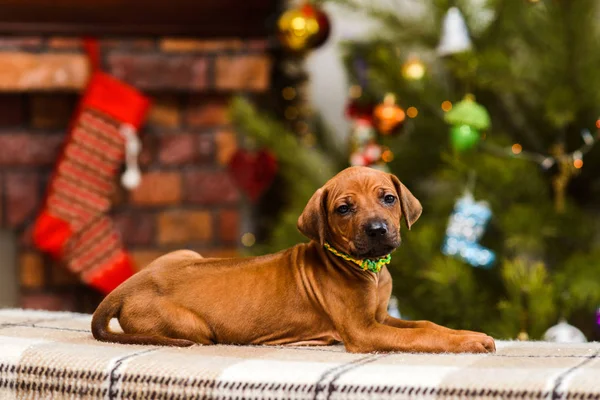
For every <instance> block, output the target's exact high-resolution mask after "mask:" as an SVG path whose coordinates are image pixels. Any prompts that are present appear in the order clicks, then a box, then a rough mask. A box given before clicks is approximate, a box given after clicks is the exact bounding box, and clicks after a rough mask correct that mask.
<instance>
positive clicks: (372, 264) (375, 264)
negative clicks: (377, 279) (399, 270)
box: [323, 243, 392, 274]
mask: <svg viewBox="0 0 600 400" xmlns="http://www.w3.org/2000/svg"><path fill="white" fill-rule="evenodd" d="M323 246H324V247H325V248H326V249H327V250H329V251H330V252H332V253H333V254H335V255H336V256H338V257H340V258H343V259H344V260H346V261H350V262H353V263H354V264H356V265H358V266H359V267H361V268H362V270H363V271H367V270H369V271H371V272H374V273H376V274H377V273H378V272H379V271H381V268H383V266H384V265H387V264H389V263H390V261H392V255H391V254H388V255H387V256H385V257H381V258H378V259H377V260H370V259H368V258H365V259H364V260H357V259H355V258H352V257H350V256H349V255H348V254H344V253H340V252H339V251H337V250H336V249H334V248H333V247H331V246H330V245H329V243H325V244H324V245H323Z"/></svg>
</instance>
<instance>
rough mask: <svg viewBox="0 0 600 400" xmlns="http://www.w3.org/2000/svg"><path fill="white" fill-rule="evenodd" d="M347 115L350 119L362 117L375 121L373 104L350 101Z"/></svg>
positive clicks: (362, 118) (361, 118)
mask: <svg viewBox="0 0 600 400" xmlns="http://www.w3.org/2000/svg"><path fill="white" fill-rule="evenodd" d="M346 117H347V118H349V119H360V120H365V121H371V122H372V121H373V104H368V103H359V102H357V101H350V102H349V103H348V104H347V105H346Z"/></svg>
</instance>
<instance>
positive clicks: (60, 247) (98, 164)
mask: <svg viewBox="0 0 600 400" xmlns="http://www.w3.org/2000/svg"><path fill="white" fill-rule="evenodd" d="M86 46H87V47H88V52H89V53H90V59H91V60H92V63H91V64H92V66H93V67H94V69H95V71H94V72H93V73H92V77H91V79H90V82H89V84H88V87H87V89H86V91H85V93H84V95H83V97H82V99H81V100H80V104H79V107H78V108H77V109H78V112H77V114H76V116H75V119H74V120H73V123H72V125H71V128H70V132H69V134H68V135H67V138H66V145H65V146H64V147H63V150H62V153H61V155H60V157H59V158H58V161H57V163H56V167H55V171H54V175H53V177H52V180H51V182H50V185H49V186H48V191H47V193H46V199H45V201H44V205H43V207H42V211H41V213H40V215H39V216H38V218H37V220H36V221H35V225H34V228H33V241H34V243H35V244H36V246H37V247H38V248H39V249H41V250H43V251H45V252H47V253H49V254H50V255H51V256H52V257H54V258H56V259H59V260H62V261H64V262H65V264H66V265H67V267H68V268H69V269H70V270H71V271H72V272H74V273H76V274H79V276H80V278H81V279H82V280H83V281H84V282H85V283H87V284H89V285H90V286H92V287H94V288H96V289H98V290H100V291H101V292H103V293H109V292H110V291H112V290H113V289H114V288H115V287H117V286H118V285H119V284H121V283H122V282H123V281H125V280H126V279H127V278H129V277H130V276H131V275H133V273H134V271H135V269H134V268H133V265H132V262H131V260H130V258H129V256H128V255H127V253H126V252H125V250H124V249H123V246H122V243H121V239H120V237H119V235H118V233H117V231H116V229H115V227H114V226H113V223H112V221H111V219H110V218H109V217H108V216H106V213H107V212H108V211H109V208H110V198H111V195H112V193H113V192H114V190H115V183H114V181H115V179H114V178H115V176H116V174H117V173H118V171H119V169H120V167H121V164H122V162H123V161H124V159H126V160H127V169H126V172H125V174H124V175H123V177H122V182H123V184H124V185H125V186H126V187H128V188H132V187H134V186H136V185H137V184H138V183H139V181H140V174H139V168H138V167H137V161H136V157H137V154H138V153H139V151H140V144H139V139H138V136H137V129H138V128H139V127H140V126H141V124H142V122H143V120H144V116H145V115H146V112H147V110H148V107H149V101H148V99H147V98H146V97H145V96H143V95H142V94H140V93H139V92H137V91H136V90H135V89H133V88H132V87H130V86H128V85H126V84H124V83H122V82H120V81H118V80H116V79H114V78H112V77H110V76H108V75H106V74H104V73H102V72H100V71H99V70H98V69H97V66H98V64H97V62H94V60H97V57H96V56H95V55H94V54H92V52H95V51H96V48H97V47H96V44H95V42H94V43H89V42H88V43H86Z"/></svg>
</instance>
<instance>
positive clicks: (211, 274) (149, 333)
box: [92, 167, 495, 353]
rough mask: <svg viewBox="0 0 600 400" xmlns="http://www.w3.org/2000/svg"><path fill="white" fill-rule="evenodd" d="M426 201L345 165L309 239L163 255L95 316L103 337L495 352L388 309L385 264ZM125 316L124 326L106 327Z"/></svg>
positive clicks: (313, 211) (313, 202)
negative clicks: (234, 253)
mask: <svg viewBox="0 0 600 400" xmlns="http://www.w3.org/2000/svg"><path fill="white" fill-rule="evenodd" d="M421 211H422V207H421V204H420V203H419V201H418V200H417V199H416V198H415V197H414V196H413V195H412V194H411V192H410V191H409V190H408V189H407V188H406V187H405V186H404V185H403V184H402V183H401V182H400V181H399V180H398V178H396V177H395V176H393V175H391V174H387V173H384V172H381V171H377V170H374V169H370V168H366V167H351V168H348V169H346V170H344V171H342V172H340V173H339V174H337V175H336V176H335V177H333V178H332V179H331V180H329V181H328V182H327V183H326V184H325V185H324V186H323V187H322V188H320V189H319V190H317V192H316V193H315V194H314V195H313V196H312V198H311V199H310V201H309V202H308V204H307V205H306V208H305V210H304V211H303V213H302V215H300V218H299V219H298V229H299V230H300V231H301V232H302V233H303V234H304V235H306V236H307V237H308V238H309V239H311V241H310V243H302V244H298V245H296V246H294V247H291V248H289V249H287V250H283V251H281V252H279V253H275V254H269V255H265V256H261V257H249V258H240V259H215V258H202V256H200V255H199V254H198V253H195V252H193V251H188V250H181V251H175V252H172V253H169V254H167V255H164V256H162V257H160V258H158V259H156V260H155V261H154V262H152V263H151V264H150V265H149V266H148V267H147V268H145V269H144V270H142V271H140V272H139V273H137V274H136V275H134V276H133V277H131V278H130V279H129V280H127V281H126V282H124V283H123V284H122V285H120V286H119V287H118V288H117V289H115V290H114V291H113V292H112V293H110V294H109V295H108V296H107V297H106V298H105V299H104V301H103V302H102V303H101V304H100V306H99V307H98V309H97V310H96V312H95V313H94V317H93V320H92V332H93V334H94V337H95V338H96V339H98V340H102V341H107V342H117V343H126V344H146V345H166V346H191V345H193V344H196V343H198V344H204V345H209V344H216V343H222V344H253V345H258V344H263V345H329V344H333V343H338V342H343V344H344V346H345V348H346V349H347V351H349V352H353V353H368V352H389V351H403V352H432V353H441V352H450V353H462V352H474V353H483V352H493V351H495V344H494V340H493V339H492V338H491V337H489V336H487V335H485V334H483V333H477V332H471V331H456V330H451V329H448V328H444V327H441V326H439V325H436V324H434V323H431V322H427V321H403V320H401V319H396V318H393V317H391V316H389V315H388V313H387V305H388V300H389V298H390V295H391V291H392V280H391V276H390V273H389V272H388V270H387V267H386V264H387V263H388V262H389V258H390V256H389V255H390V253H391V252H393V251H394V250H395V249H396V248H397V247H398V246H400V220H401V218H402V217H403V218H404V219H405V221H406V225H407V226H408V228H409V229H410V227H411V225H412V224H414V223H415V221H416V220H417V219H418V218H419V216H420V215H421ZM113 317H116V318H118V320H119V323H120V325H121V327H122V329H123V332H124V333H114V332H111V331H110V330H109V328H108V324H109V322H110V320H111V319H112V318H113Z"/></svg>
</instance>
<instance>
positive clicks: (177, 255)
mask: <svg viewBox="0 0 600 400" xmlns="http://www.w3.org/2000/svg"><path fill="white" fill-rule="evenodd" d="M203 258H204V257H202V256H201V255H200V254H198V253H196V252H195V251H192V250H176V251H172V252H170V253H167V254H165V255H162V256H160V257H158V258H157V259H155V260H154V261H152V262H151V263H150V264H148V266H147V267H146V268H151V267H154V266H157V265H163V264H165V263H168V264H173V263H178V262H182V261H186V260H201V259H203Z"/></svg>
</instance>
